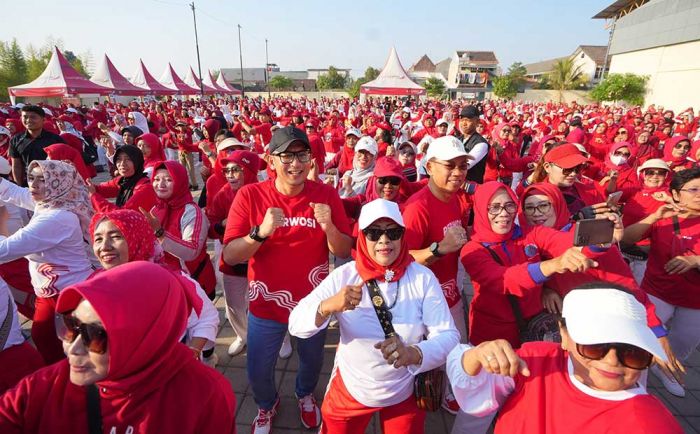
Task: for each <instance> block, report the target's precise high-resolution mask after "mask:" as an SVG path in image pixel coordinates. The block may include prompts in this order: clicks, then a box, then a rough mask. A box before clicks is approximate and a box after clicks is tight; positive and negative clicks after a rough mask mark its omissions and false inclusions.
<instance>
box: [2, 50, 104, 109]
mask: <svg viewBox="0 0 700 434" xmlns="http://www.w3.org/2000/svg"><path fill="white" fill-rule="evenodd" d="M7 91H8V92H9V94H10V99H11V100H12V103H13V104H14V102H15V97H18V96H33V97H49V98H60V97H64V96H68V95H78V94H91V95H109V94H110V93H112V89H109V88H106V87H103V86H100V85H99V84H95V83H93V82H91V81H90V80H88V79H87V78H85V77H83V76H82V75H80V73H79V72H78V71H76V70H75V68H73V67H72V66H71V64H70V63H69V62H68V60H67V59H66V58H65V56H64V55H63V54H62V53H61V50H59V49H58V47H54V49H53V53H52V54H51V60H49V63H48V64H47V65H46V69H44V72H42V73H41V75H40V76H38V77H37V78H36V80H34V81H32V82H31V83H27V84H20V85H19V86H12V87H9V88H7Z"/></svg>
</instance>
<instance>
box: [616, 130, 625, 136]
mask: <svg viewBox="0 0 700 434" xmlns="http://www.w3.org/2000/svg"><path fill="white" fill-rule="evenodd" d="M620 134H627V131H625V130H620V131H618V132H616V133H615V135H616V136H619V135H620Z"/></svg>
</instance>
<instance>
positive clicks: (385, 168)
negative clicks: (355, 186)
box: [365, 157, 406, 203]
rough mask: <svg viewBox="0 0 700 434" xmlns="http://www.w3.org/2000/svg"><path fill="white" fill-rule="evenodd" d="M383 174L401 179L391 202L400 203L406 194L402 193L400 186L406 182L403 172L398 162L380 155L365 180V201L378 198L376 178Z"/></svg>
mask: <svg viewBox="0 0 700 434" xmlns="http://www.w3.org/2000/svg"><path fill="white" fill-rule="evenodd" d="M384 176H395V177H397V178H400V179H401V184H399V191H398V193H396V198H395V200H394V201H393V202H396V203H402V202H403V201H405V200H406V195H405V194H404V193H402V191H401V187H403V186H404V185H405V183H406V178H405V177H404V174H403V169H402V168H401V165H400V164H399V162H398V161H397V160H395V159H393V158H388V157H382V158H380V159H378V160H377V163H376V164H375V166H374V174H373V175H372V176H370V178H369V180H368V181H367V190H366V191H365V199H366V200H367V202H371V201H373V200H375V199H379V195H378V194H377V178H381V177H384Z"/></svg>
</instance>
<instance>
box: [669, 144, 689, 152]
mask: <svg viewBox="0 0 700 434" xmlns="http://www.w3.org/2000/svg"><path fill="white" fill-rule="evenodd" d="M673 147H674V148H676V149H685V150H686V151H690V145H683V144H680V143H676V144H675V145H673Z"/></svg>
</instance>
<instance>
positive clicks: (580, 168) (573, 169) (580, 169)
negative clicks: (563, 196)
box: [557, 164, 588, 176]
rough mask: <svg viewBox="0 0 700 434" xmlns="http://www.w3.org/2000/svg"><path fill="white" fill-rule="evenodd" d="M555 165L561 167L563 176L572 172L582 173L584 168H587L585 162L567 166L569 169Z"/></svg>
mask: <svg viewBox="0 0 700 434" xmlns="http://www.w3.org/2000/svg"><path fill="white" fill-rule="evenodd" d="M557 167H559V168H560V169H561V173H563V174H564V176H569V175H571V174H572V173H574V172H576V173H583V171H584V170H586V168H587V167H588V166H587V165H586V164H579V165H578V166H574V167H571V168H569V169H564V168H563V167H561V166H557Z"/></svg>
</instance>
